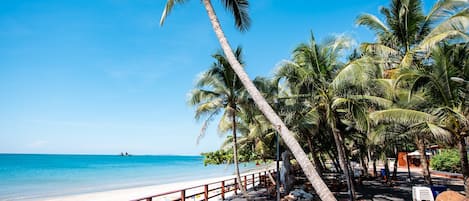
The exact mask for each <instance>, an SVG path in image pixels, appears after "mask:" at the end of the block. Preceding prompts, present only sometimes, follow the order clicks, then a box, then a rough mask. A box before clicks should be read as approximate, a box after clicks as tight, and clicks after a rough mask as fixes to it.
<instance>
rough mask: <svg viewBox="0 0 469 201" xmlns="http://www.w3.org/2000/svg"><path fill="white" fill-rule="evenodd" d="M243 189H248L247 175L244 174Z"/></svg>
mask: <svg viewBox="0 0 469 201" xmlns="http://www.w3.org/2000/svg"><path fill="white" fill-rule="evenodd" d="M244 190H245V191H247V190H248V177H247V176H246V175H244Z"/></svg>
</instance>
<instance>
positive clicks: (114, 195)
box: [42, 167, 272, 201]
mask: <svg viewBox="0 0 469 201" xmlns="http://www.w3.org/2000/svg"><path fill="white" fill-rule="evenodd" d="M269 169H272V168H265V167H262V168H259V169H256V170H253V171H249V172H246V173H243V174H241V176H242V177H243V176H244V175H252V174H253V173H256V174H257V173H259V172H263V171H267V170H269ZM234 178H235V176H234V175H230V176H224V177H217V178H207V179H202V180H192V181H185V182H177V183H170V184H163V185H152V186H144V187H135V188H126V189H118V190H111V191H103V192H95V193H84V194H77V195H69V196H61V197H52V198H46V199H42V200H43V201H88V200H93V201H129V200H136V199H140V198H145V197H149V196H152V195H157V194H160V193H165V192H172V191H177V192H176V193H174V194H170V195H167V196H163V197H159V198H158V199H153V200H169V198H178V197H179V196H180V191H178V190H181V189H187V188H192V187H196V188H193V189H190V190H188V191H187V192H186V196H188V195H192V194H195V193H199V192H203V188H204V187H203V185H205V184H210V185H209V189H213V188H216V187H220V186H221V181H223V180H225V181H226V180H230V181H227V182H226V183H225V185H227V184H232V183H233V182H234ZM248 179H250V178H249V177H248ZM197 186H200V187H197ZM249 187H251V186H248V188H249ZM232 194H233V192H230V193H226V197H228V196H230V195H232ZM197 198H198V197H197ZM188 200H192V199H188Z"/></svg>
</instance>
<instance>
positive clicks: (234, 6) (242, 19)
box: [222, 0, 251, 31]
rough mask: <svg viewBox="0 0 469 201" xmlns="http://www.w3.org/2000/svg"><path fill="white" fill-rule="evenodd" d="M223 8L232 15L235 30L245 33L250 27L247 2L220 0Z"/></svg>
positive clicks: (242, 0) (245, 0)
mask: <svg viewBox="0 0 469 201" xmlns="http://www.w3.org/2000/svg"><path fill="white" fill-rule="evenodd" d="M222 2H223V5H224V7H225V8H226V9H227V10H228V11H229V12H231V14H233V16H234V19H235V25H236V28H238V29H239V30H240V31H247V30H248V29H249V27H250V26H251V18H250V17H249V13H248V9H249V1H247V0H222Z"/></svg>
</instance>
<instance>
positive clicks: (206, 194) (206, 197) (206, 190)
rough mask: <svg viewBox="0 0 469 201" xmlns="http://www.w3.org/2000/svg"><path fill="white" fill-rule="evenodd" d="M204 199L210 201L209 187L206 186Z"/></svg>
mask: <svg viewBox="0 0 469 201" xmlns="http://www.w3.org/2000/svg"><path fill="white" fill-rule="evenodd" d="M204 199H205V201H208V185H205V186H204Z"/></svg>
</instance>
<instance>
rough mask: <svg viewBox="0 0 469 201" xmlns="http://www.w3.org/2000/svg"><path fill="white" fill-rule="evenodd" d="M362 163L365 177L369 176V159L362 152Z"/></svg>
mask: <svg viewBox="0 0 469 201" xmlns="http://www.w3.org/2000/svg"><path fill="white" fill-rule="evenodd" d="M360 155H361V156H360V163H361V166H362V169H363V171H362V175H363V176H364V177H368V159H367V158H366V155H365V154H363V153H362V154H360Z"/></svg>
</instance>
